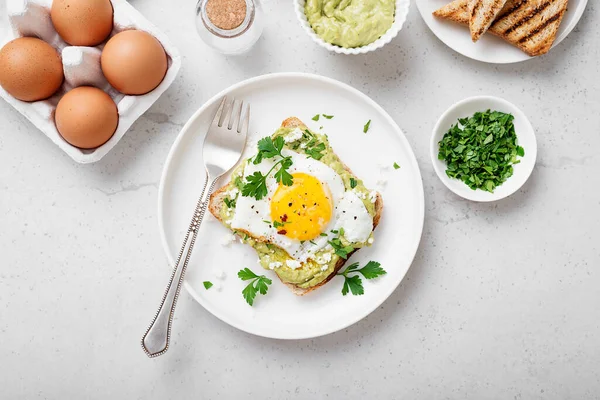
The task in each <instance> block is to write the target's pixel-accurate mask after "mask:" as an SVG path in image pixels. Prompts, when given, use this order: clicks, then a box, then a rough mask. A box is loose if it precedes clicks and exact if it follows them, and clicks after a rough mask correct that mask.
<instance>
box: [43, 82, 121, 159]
mask: <svg viewBox="0 0 600 400" xmlns="http://www.w3.org/2000/svg"><path fill="white" fill-rule="evenodd" d="M54 118H55V120H56V128H57V129H58V132H59V133H60V134H61V136H62V137H63V138H64V139H65V140H66V141H67V142H69V143H70V144H72V145H73V146H75V147H79V148H82V149H93V148H96V147H98V146H101V145H103V144H104V143H106V142H107V141H108V139H110V138H111V137H112V135H113V134H114V133H115V131H116V130H117V125H118V124H119V113H118V111H117V106H116V104H115V102H114V101H113V100H112V99H111V98H110V96H109V95H107V94H106V93H104V92H103V91H102V90H100V89H98V88H95V87H91V86H81V87H78V88H76V89H73V90H71V91H70V92H68V93H67V94H65V95H64V96H63V98H62V99H60V101H59V102H58V106H57V107H56V114H55V115H54Z"/></svg>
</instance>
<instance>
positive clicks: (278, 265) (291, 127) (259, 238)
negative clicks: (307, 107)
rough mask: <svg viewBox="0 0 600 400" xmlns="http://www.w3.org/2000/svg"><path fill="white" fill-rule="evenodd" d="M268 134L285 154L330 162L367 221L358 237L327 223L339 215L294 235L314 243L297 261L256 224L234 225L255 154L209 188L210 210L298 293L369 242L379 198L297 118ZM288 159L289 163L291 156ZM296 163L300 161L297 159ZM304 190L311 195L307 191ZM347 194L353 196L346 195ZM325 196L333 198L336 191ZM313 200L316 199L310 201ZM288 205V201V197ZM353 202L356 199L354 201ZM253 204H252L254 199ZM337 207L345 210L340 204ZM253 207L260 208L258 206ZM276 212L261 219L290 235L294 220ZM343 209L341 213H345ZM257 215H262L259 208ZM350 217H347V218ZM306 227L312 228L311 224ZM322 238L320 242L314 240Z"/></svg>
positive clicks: (324, 139)
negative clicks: (312, 232) (308, 235)
mask: <svg viewBox="0 0 600 400" xmlns="http://www.w3.org/2000/svg"><path fill="white" fill-rule="evenodd" d="M270 140H271V141H279V142H280V143H285V145H284V148H283V150H281V151H283V152H285V154H286V155H288V158H290V157H291V156H293V157H292V158H290V160H291V159H294V160H298V161H301V160H304V159H309V161H310V162H312V163H313V164H314V163H318V164H324V165H323V167H322V168H325V166H327V167H329V168H327V169H328V170H329V172H330V173H331V174H333V175H336V177H335V180H336V181H339V182H340V185H341V187H342V188H343V196H346V197H356V198H359V199H360V200H359V203H360V205H359V206H360V207H362V212H363V214H364V215H368V218H367V219H366V220H365V218H363V219H362V220H363V221H368V224H369V226H368V230H367V231H366V232H365V233H366V236H365V235H363V236H362V237H361V239H360V240H357V239H353V237H354V238H356V235H355V234H354V232H352V230H351V229H346V231H344V229H343V228H337V229H331V228H332V226H333V227H334V228H335V227H337V225H335V224H337V223H338V222H339V221H341V220H342V219H343V218H341V217H340V218H339V219H336V217H332V218H331V224H330V225H327V229H325V228H323V229H321V231H320V233H319V232H317V234H316V236H315V237H314V238H313V239H310V240H308V239H306V240H301V241H297V240H296V242H298V243H295V245H298V246H311V243H312V244H315V246H316V247H318V248H316V249H315V250H314V252H313V253H311V254H310V256H309V257H308V258H306V259H303V260H302V261H297V260H296V259H295V258H294V257H292V255H291V254H292V252H291V250H290V248H287V250H286V249H284V247H285V246H283V245H278V244H275V243H274V241H273V240H272V237H270V236H269V235H266V234H261V233H260V232H258V230H254V229H249V228H243V227H240V226H238V225H240V224H238V225H236V218H237V215H238V213H240V214H241V213H242V210H241V209H240V210H237V209H236V207H238V208H241V205H240V203H241V202H243V201H247V197H246V196H244V195H245V194H246V195H247V194H248V193H247V192H249V191H248V190H245V189H248V188H247V187H245V186H246V185H248V184H249V182H250V183H252V182H251V179H252V175H250V172H249V171H248V170H250V171H251V170H252V168H255V164H260V160H258V158H259V157H258V156H256V157H251V158H250V159H248V160H245V161H243V162H242V163H241V164H240V165H239V166H238V167H237V168H236V169H235V170H234V172H233V174H232V178H231V180H230V182H229V183H228V184H227V185H225V186H224V187H222V188H221V189H219V190H217V191H216V192H215V193H213V194H212V196H211V198H210V204H209V210H210V212H211V213H212V214H213V215H214V216H215V217H216V218H217V219H218V220H219V221H221V223H223V224H224V225H225V226H226V227H228V228H229V229H231V230H232V231H233V232H234V233H235V234H236V235H237V236H238V237H239V238H240V240H241V241H242V242H243V243H246V244H249V245H250V246H252V247H253V248H254V249H255V251H256V252H257V255H258V257H259V262H260V264H261V266H262V267H263V268H265V269H271V270H273V271H274V272H275V273H276V274H277V276H278V277H279V279H280V280H281V281H282V282H283V283H284V284H285V285H286V286H288V287H289V288H290V289H291V290H292V292H293V293H295V294H297V295H299V296H301V295H304V294H306V293H308V292H311V291H313V290H315V289H316V288H318V287H321V286H323V285H324V284H325V283H327V282H328V281H329V280H331V279H332V278H333V277H334V276H335V275H336V273H337V272H338V271H339V270H340V269H341V268H342V267H343V266H344V264H345V263H346V261H347V260H348V259H349V258H350V256H351V255H352V254H353V253H354V252H355V251H356V250H358V249H359V248H362V247H365V246H369V245H370V244H371V243H372V242H373V231H374V230H375V228H376V227H377V225H378V223H379V220H380V218H381V213H382V210H383V199H382V197H381V195H380V194H379V193H377V192H375V191H370V190H369V189H367V188H366V187H365V186H364V185H363V183H362V181H361V180H360V179H358V178H357V177H356V176H355V175H354V174H353V173H352V171H351V170H350V169H349V168H348V167H347V166H346V165H345V164H344V163H342V161H341V160H340V159H339V157H338V156H337V155H336V154H335V153H334V151H333V149H332V148H331V146H330V145H329V140H328V139H327V136H326V135H323V134H319V133H315V132H311V131H310V130H309V129H308V128H307V127H306V125H305V124H304V123H303V122H302V121H300V120H299V119H298V118H295V117H291V118H288V119H286V120H285V121H283V122H282V124H281V127H280V128H279V129H278V130H277V131H276V132H275V133H274V134H273V135H272V136H271V137H270ZM259 149H260V142H259ZM315 149H318V150H316V151H317V152H318V154H314V151H313V150H315ZM311 151H313V152H311ZM259 154H260V153H259ZM310 154H313V156H312V158H310ZM317 156H318V157H317ZM256 161H258V162H256ZM289 163H290V165H291V163H292V161H290V162H289ZM296 163H297V164H299V162H296ZM334 171H335V172H334ZM255 174H256V173H255ZM249 175H250V177H249ZM299 178H300V177H299V175H294V180H296V179H299ZM321 181H322V180H321ZM281 186H282V185H281V184H280V187H281ZM324 186H325V185H324ZM265 192H266V189H265ZM325 192H326V193H329V190H328V189H327V190H325ZM304 194H308V195H310V194H309V193H304ZM349 194H351V195H352V196H349ZM242 196H244V197H242ZM273 197H274V196H272V195H271V196H265V197H264V198H262V199H259V200H261V201H262V202H265V203H268V202H270V203H271V207H273V205H272V203H273V200H272V199H273ZM329 197H330V198H332V199H334V200H335V194H334V195H330V196H329ZM286 201H287V200H286ZM236 203H237V204H236ZM334 203H335V202H334ZM316 204H317V203H316V202H315V206H316ZM341 204H342V202H338V204H334V205H333V206H334V208H335V210H336V212H338V211H337V209H338V207H339V208H343V207H342V205H341ZM289 205H290V206H292V202H291V201H290V203H289ZM355 206H357V205H356V204H355ZM302 207H304V205H303V206H302ZM252 208H253V209H254V205H253V206H252ZM271 210H272V208H271ZM339 212H340V213H345V210H343V211H339ZM256 213H257V214H259V212H258V207H257V211H256ZM280 214H281V213H279V214H277V218H272V219H273V220H272V221H271V218H267V219H268V220H265V221H263V222H264V223H265V226H266V225H268V228H272V225H275V227H276V228H277V229H279V230H278V232H277V233H278V234H280V236H282V237H283V236H285V235H286V234H288V235H289V233H290V232H287V231H291V230H292V229H290V228H288V227H289V226H293V224H290V223H288V221H287V219H288V217H287V215H283V216H280ZM299 214H300V213H298V215H299ZM340 215H342V214H340ZM347 215H348V214H345V215H344V217H345V216H347ZM290 216H291V219H293V218H294V217H295V216H296V214H293V213H290ZM257 218H258V217H257ZM261 218H266V217H265V215H264V213H263V214H261ZM237 219H239V218H237ZM356 219H357V217H356V216H354V220H356ZM358 219H359V220H360V219H361V218H358ZM350 220H351V221H352V219H350ZM311 221H312V219H311ZM233 225H236V226H233ZM334 225H335V226H334ZM309 228H314V226H311V227H309ZM363 228H364V227H363ZM265 229H267V228H265ZM363 230H364V229H363ZM284 239H285V238H284ZM286 240H288V239H286ZM323 243H324V246H321V247H319V246H317V245H318V244H323ZM300 252H301V251H300ZM293 254H295V253H293ZM299 259H300V258H299Z"/></svg>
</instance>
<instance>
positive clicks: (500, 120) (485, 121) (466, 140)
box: [431, 96, 537, 202]
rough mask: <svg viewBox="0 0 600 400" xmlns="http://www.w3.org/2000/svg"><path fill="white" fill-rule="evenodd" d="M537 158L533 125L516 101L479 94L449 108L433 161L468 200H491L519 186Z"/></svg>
mask: <svg viewBox="0 0 600 400" xmlns="http://www.w3.org/2000/svg"><path fill="white" fill-rule="evenodd" d="M536 157H537V141H536V138H535V132H534V130H533V127H532V126H531V123H530V122H529V120H528V119H527V117H526V116H525V114H524V113H523V112H522V111H521V110H519V108H517V107H516V106H515V105H514V104H512V103H510V102H508V101H506V100H504V99H501V98H498V97H492V96H477V97H470V98H468V99H465V100H462V101H460V102H458V103H456V104H454V105H453V106H452V107H450V108H449V109H448V110H447V111H446V112H445V113H444V114H443V115H442V116H441V117H440V119H439V120H438V122H437V123H436V125H435V128H434V129H433V135H432V137H431V161H432V163H433V168H434V169H435V172H436V174H437V176H438V177H439V178H440V180H441V181H442V182H443V183H444V185H446V187H447V188H448V189H450V190H451V191H452V192H454V193H455V194H457V195H458V196H461V197H463V198H465V199H468V200H472V201H479V202H490V201H496V200H500V199H503V198H505V197H508V196H510V195H511V194H513V193H515V192H516V191H517V190H519V189H520V188H521V187H522V186H523V185H524V184H525V182H526V181H527V179H528V178H529V176H530V175H531V172H532V171H533V168H534V166H535V161H536Z"/></svg>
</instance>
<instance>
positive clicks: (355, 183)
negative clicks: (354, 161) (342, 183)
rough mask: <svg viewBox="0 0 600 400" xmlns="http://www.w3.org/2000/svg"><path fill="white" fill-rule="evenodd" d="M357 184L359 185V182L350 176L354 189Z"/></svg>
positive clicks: (351, 185) (351, 186)
mask: <svg viewBox="0 0 600 400" xmlns="http://www.w3.org/2000/svg"><path fill="white" fill-rule="evenodd" d="M356 185H358V182H356V179H354V178H350V188H352V189H354V188H355V187H356Z"/></svg>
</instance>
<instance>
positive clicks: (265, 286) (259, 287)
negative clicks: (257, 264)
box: [238, 268, 273, 306]
mask: <svg viewBox="0 0 600 400" xmlns="http://www.w3.org/2000/svg"><path fill="white" fill-rule="evenodd" d="M238 278H240V279H241V280H243V281H251V282H250V283H249V284H248V286H246V287H245V288H244V290H242V295H243V296H244V299H245V300H246V303H248V304H249V305H251V306H252V305H253V304H254V299H255V298H256V295H257V294H258V293H260V294H262V295H265V294H267V291H268V290H269V285H270V284H271V283H273V282H272V281H271V280H270V279H269V278H267V277H266V276H264V275H260V276H259V275H256V274H255V273H254V272H252V271H251V270H250V269H249V268H244V269H242V270H240V271H239V272H238Z"/></svg>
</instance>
